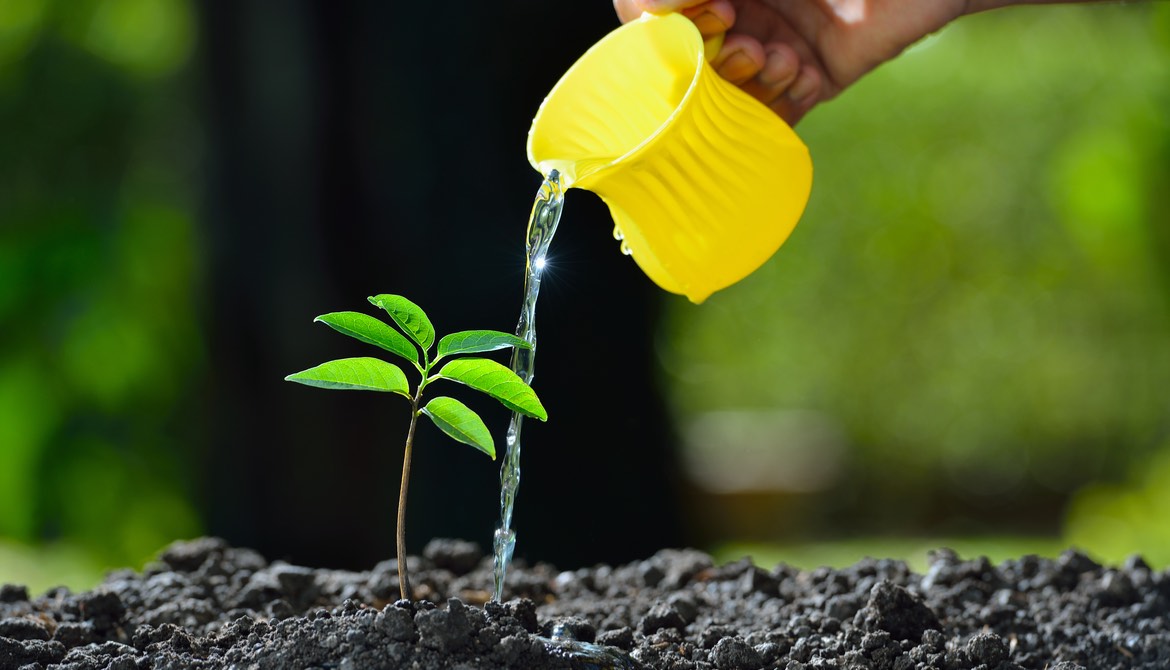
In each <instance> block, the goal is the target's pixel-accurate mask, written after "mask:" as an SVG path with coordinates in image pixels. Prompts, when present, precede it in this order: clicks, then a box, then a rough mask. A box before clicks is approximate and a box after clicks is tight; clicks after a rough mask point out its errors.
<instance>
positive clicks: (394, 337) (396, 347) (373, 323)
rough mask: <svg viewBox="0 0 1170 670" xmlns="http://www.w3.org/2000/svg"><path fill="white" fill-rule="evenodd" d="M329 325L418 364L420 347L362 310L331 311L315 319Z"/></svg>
mask: <svg viewBox="0 0 1170 670" xmlns="http://www.w3.org/2000/svg"><path fill="white" fill-rule="evenodd" d="M313 320H314V321H320V322H321V323H323V324H325V325H326V326H329V327H330V328H332V329H333V330H336V331H337V332H339V333H342V334H343V335H349V336H350V337H352V338H354V339H358V340H361V341H362V342H365V343H366V344H372V345H374V346H375V347H382V348H383V349H385V350H386V351H389V352H390V353H392V354H396V355H398V356H401V357H403V358H405V359H406V360H408V361H410V362H412V363H414V364H416V365H417V364H418V349H416V348H415V346H414V345H413V344H411V343H410V340H408V339H406V338H405V337H403V335H402V333H400V332H398V331H397V330H394V329H393V328H391V327H390V324H388V323H386V322H384V321H379V320H378V319H375V318H374V317H372V316H370V315H369V314H362V313H361V312H331V313H329V314H322V315H321V316H319V317H317V318H316V319H313Z"/></svg>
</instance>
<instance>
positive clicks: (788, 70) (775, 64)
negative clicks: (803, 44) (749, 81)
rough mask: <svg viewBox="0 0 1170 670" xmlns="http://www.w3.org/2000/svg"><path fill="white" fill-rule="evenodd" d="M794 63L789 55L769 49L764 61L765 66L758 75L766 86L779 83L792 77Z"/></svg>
mask: <svg viewBox="0 0 1170 670" xmlns="http://www.w3.org/2000/svg"><path fill="white" fill-rule="evenodd" d="M792 65H793V63H792V62H791V61H790V60H789V57H788V56H787V55H785V54H784V53H783V52H780V51H769V52H768V57H767V59H766V60H765V61H764V68H763V69H762V70H760V74H759V75H757V76H758V78H759V80H760V83H761V84H763V85H765V86H771V85H773V84H779V83H781V82H783V81H784V80H786V79H791V78H792Z"/></svg>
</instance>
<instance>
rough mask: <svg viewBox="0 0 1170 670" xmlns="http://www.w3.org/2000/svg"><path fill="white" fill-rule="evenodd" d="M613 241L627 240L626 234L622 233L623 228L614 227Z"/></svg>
mask: <svg viewBox="0 0 1170 670" xmlns="http://www.w3.org/2000/svg"><path fill="white" fill-rule="evenodd" d="M613 239H615V240H617V241H618V242H621V241H622V240H624V239H626V234H625V233H623V232H622V229H621V228H618V227H617V226H614V227H613Z"/></svg>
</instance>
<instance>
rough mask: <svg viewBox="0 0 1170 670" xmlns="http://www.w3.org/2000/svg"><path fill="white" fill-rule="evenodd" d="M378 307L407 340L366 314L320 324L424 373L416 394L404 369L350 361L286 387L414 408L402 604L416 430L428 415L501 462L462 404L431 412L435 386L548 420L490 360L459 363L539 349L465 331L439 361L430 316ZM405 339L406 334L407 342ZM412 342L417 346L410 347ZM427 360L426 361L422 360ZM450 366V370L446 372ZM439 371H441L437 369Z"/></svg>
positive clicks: (438, 402)
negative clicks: (399, 401)
mask: <svg viewBox="0 0 1170 670" xmlns="http://www.w3.org/2000/svg"><path fill="white" fill-rule="evenodd" d="M369 301H370V303H371V304H373V305H374V306H376V307H379V308H381V309H384V310H386V313H388V314H389V315H390V319H391V320H393V321H394V324H395V325H397V326H398V328H399V329H401V331H402V332H401V333H400V332H399V331H397V330H395V329H393V328H391V327H390V325H389V324H387V323H385V322H383V321H380V320H378V319H375V318H374V317H372V316H369V315H367V314H363V313H361V312H332V313H330V314H322V315H321V316H319V317H317V318H316V319H314V321H320V322H321V323H324V324H325V325H327V326H329V327H330V328H332V329H334V330H336V331H337V332H339V333H342V334H345V335H349V336H350V337H352V338H355V339H358V340H361V341H362V342H365V343H367V344H372V345H374V346H376V347H381V348H382V349H385V350H386V351H389V352H390V353H392V354H394V355H396V356H400V357H402V358H404V359H406V360H407V361H409V362H410V364H411V365H413V366H414V369H415V370H417V371H418V373H419V381H418V384H417V385H416V386H415V388H414V390H413V391H411V390H410V384H409V382H407V380H406V374H405V373H403V372H402V369H401V368H399V367H398V366H397V365H394V364H392V363H387V362H386V361H383V360H381V359H378V358H342V359H338V360H335V361H329V362H328V363H322V364H321V365H318V366H317V367H315V368H309V369H308V370H305V371H303V372H298V373H296V374H291V375H289V376H287V377H285V380H286V381H290V382H297V383H298V384H305V385H307V386H316V387H318V388H325V389H339V390H344V391H382V392H385V393H397V394H398V395H400V396H402V397H404V398H406V399H407V400H409V401H410V428H408V429H407V432H406V448H405V450H404V451H403V455H402V483H401V485H400V486H399V489H398V526H397V533H396V534H397V540H398V590H399V592H400V594H401V596H402V598H404V599H407V598H410V597H411V595H412V594H411V590H410V579H409V576H408V575H407V572H406V490H407V484H408V481H409V479H410V453H411V448H412V447H413V445H414V428H415V425H416V423H417V422H418V417H419V416H420V415H423V416H426V417H428V418H429V419H430V420H431V421H432V422H433V423H434V424H435V425H436V426H438V428H439V430H441V431H443V432H444V433H446V434H447V435H449V436H450V437H452V438H454V439H455V440H457V441H459V442H462V443H464V444H468V445H471V446H473V447H475V448H476V449H479V450H480V451H482V452H484V453H485V454H487V455H488V456H491V457H492V460H495V458H496V447H495V442H494V441H493V440H492V435H491V433H490V432H489V431H488V429H487V426H485V425H484V423H483V420H482V419H480V418H479V415H478V414H476V413H475V412H473V411H471V410H470V409H469V408H468V407H467V405H464V404H463V403H461V402H459V401H458V400H456V399H454V398H448V397H446V396H436V397H434V398H431V400H430V402H428V403H427V404H426V405H425V406H424V405H423V404H422V398H423V391H424V390H426V388H427V387H428V386H429V385H430V384H431V383H433V382H436V381H439V380H442V379H449V380H451V381H454V382H459V383H461V384H466V385H467V386H470V387H471V388H473V389H475V390H477V391H482V392H483V393H486V394H488V395H489V396H491V397H493V398H495V399H496V400H498V401H500V402H501V403H502V404H503V405H504V406H505V407H507V408H508V409H510V410H512V411H515V412H520V413H521V414H524V415H525V416H531V417H534V418H537V419H540V420H541V421H547V420H548V413H547V412H545V410H544V406H543V405H541V403H540V398H538V397H536V393H535V392H534V391H533V390H532V389H531V388H530V387H529V386H528V384H526V383H524V381H523V380H521V379H520V377H518V376H516V374H515V373H514V372H512V371H511V370H510V369H508V368H507V367H505V366H503V365H501V364H499V363H497V362H495V361H493V360H491V359H487V358H455V359H452V358H451V357H452V356H457V355H461V354H476V353H483V352H488V351H495V350H497V349H506V348H508V347H520V348H521V349H531V348H532V345H530V344H529V343H528V342H526V341H524V340H523V339H521V338H519V337H516V336H515V335H509V334H507V333H501V332H499V331H495V330H465V331H462V332H458V333H452V334H450V335H447V336H445V337H443V338H442V339H441V340H439V346H438V350H437V351H436V353H435V357H434V359H432V358H431V355H430V350H431V346H432V345H434V343H435V329H434V328H433V327H432V326H431V320H430V319H429V318H427V315H426V313H425V312H423V311H422V309H421V308H420V307H419V306H418V305H416V304H414V303H413V302H411V301H409V300H407V299H406V298H403V297H402V296H400V295H389V294H382V295H376V296H373V297H371V298H369ZM403 333H405V334H406V336H405V337H403ZM407 338H410V339H407ZM420 353H421V356H420ZM440 362H443V363H444V364H443V366H442V367H438V366H439V363H440ZM437 367H438V371H437V372H436V371H435V369H436V368H437Z"/></svg>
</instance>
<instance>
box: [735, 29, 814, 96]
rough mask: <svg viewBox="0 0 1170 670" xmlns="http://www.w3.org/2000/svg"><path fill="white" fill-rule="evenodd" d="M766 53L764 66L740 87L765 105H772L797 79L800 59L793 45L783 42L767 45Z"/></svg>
mask: <svg viewBox="0 0 1170 670" xmlns="http://www.w3.org/2000/svg"><path fill="white" fill-rule="evenodd" d="M764 54H765V59H764V67H762V68H761V69H760V71H759V73H758V74H756V76H755V77H753V78H752V79H750V80H748V81H746V82H744V83H743V85H742V86H741V87H740V88H742V89H743V90H744V91H745V92H746V93H748V95H751V96H752V97H753V98H755V99H756V100H759V101H760V102H762V103H764V104H765V105H771V104H772V103H773V102H774V101H775V100H776V98H779V97H780V96H781V95H783V94H784V93H786V92H787V91H788V88H789V87H790V86H792V83H793V82H794V81H796V77H797V75H798V74H800V60H799V59H798V58H797V55H796V51H794V50H793V49H792V47H789V46H787V45H783V44H769V45H767V46H765V47H764Z"/></svg>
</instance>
